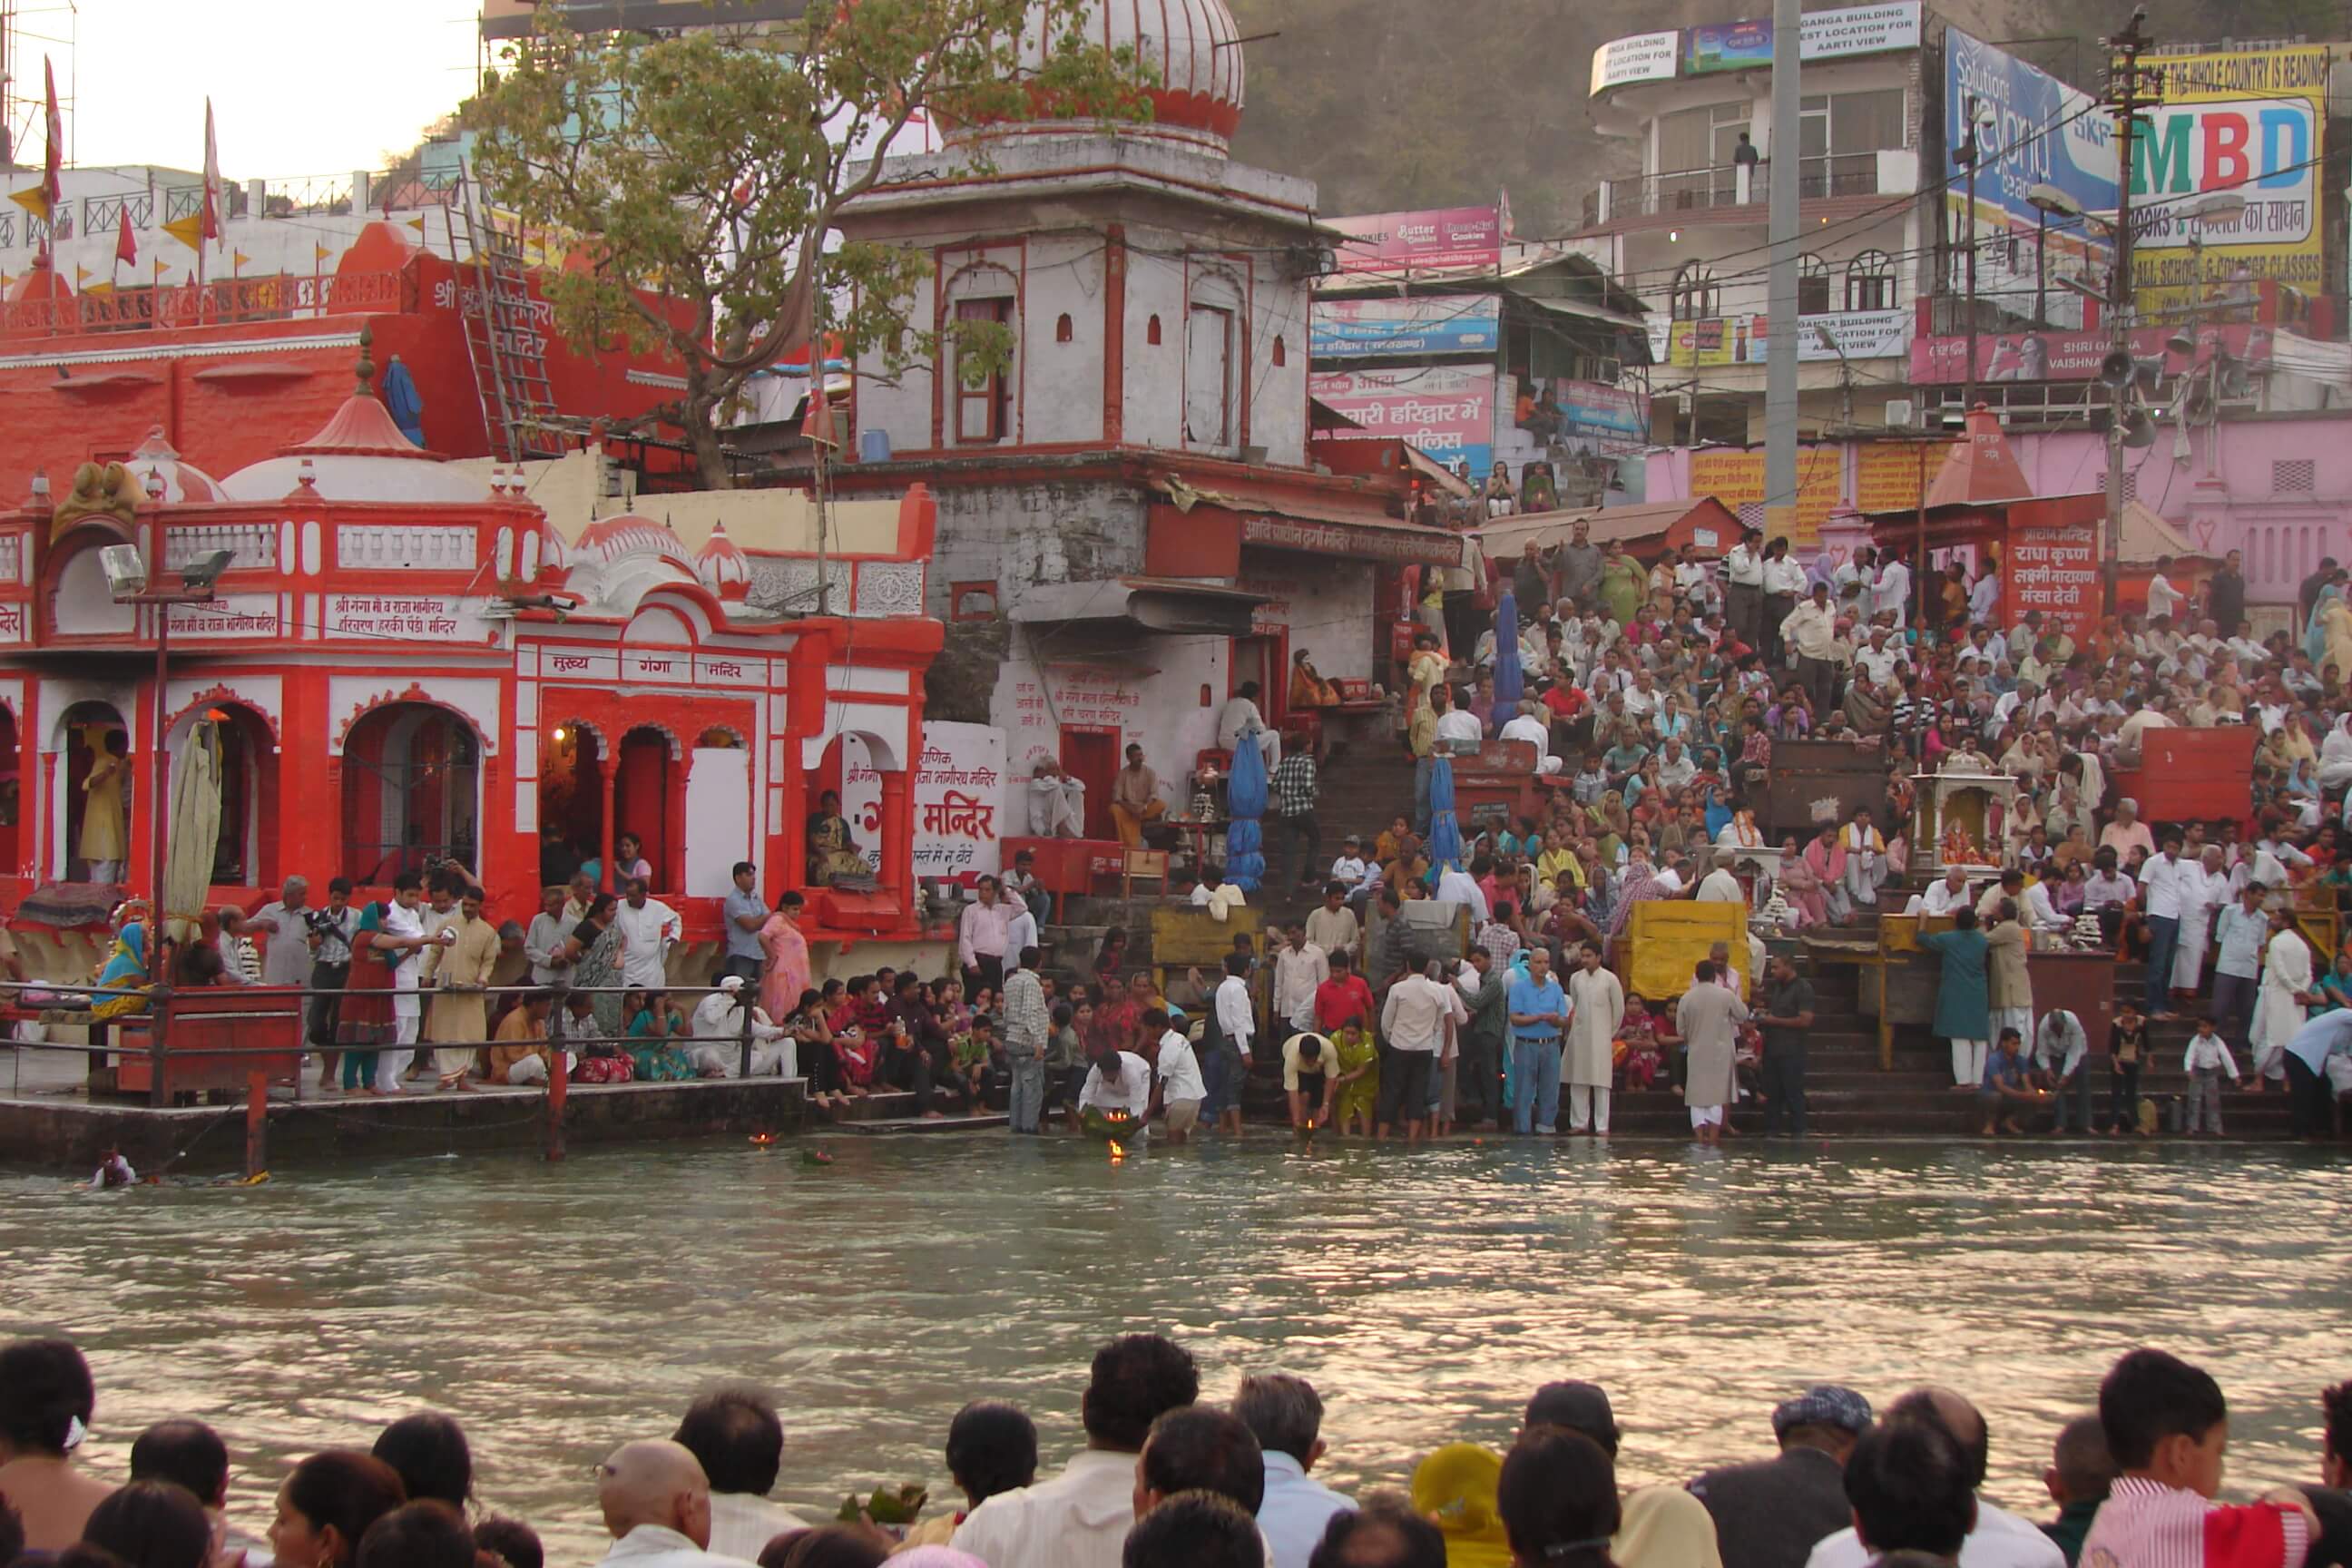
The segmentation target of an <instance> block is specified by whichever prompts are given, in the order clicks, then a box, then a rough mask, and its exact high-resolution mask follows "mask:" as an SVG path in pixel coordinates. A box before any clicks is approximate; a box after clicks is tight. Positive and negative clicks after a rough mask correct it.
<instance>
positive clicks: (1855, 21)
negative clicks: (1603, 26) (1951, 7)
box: [1594, 0, 1919, 80]
mask: <svg viewBox="0 0 2352 1568" xmlns="http://www.w3.org/2000/svg"><path fill="white" fill-rule="evenodd" d="M1917 47H1919V3H1918V0H1887V3H1886V4H1885V5H1858V6H1854V7H1853V8H1851V9H1849V10H1843V11H1815V12H1812V13H1811V14H1810V15H1808V16H1806V17H1805V18H1804V19H1803V21H1802V22H1801V24H1800V25H1799V26H1798V29H1797V58H1799V59H1803V60H1833V59H1843V58H1846V57H1847V56H1850V55H1874V54H1883V53H1885V51H1887V50H1889V49H1916V48H1917ZM1771 63H1772V24H1771V21H1770V20H1769V18H1759V19H1756V20H1752V21H1739V22H1717V23H1713V24H1710V25H1709V26H1703V27H1693V28H1692V29H1691V30H1690V35H1689V42H1688V45H1687V47H1685V49H1684V51H1683V69H1684V70H1685V72H1686V73H1687V74H1689V75H1691V76H1706V75H1707V74H1709V73H1711V72H1715V71H1737V70H1755V69H1758V68H1761V67H1765V66H1769V65H1770V64H1771ZM1599 69H1600V62H1599V60H1598V58H1595V61H1594V71H1595V73H1596V80H1597V79H1598V72H1599Z"/></svg>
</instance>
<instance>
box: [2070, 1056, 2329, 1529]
mask: <svg viewBox="0 0 2352 1568" xmlns="http://www.w3.org/2000/svg"><path fill="white" fill-rule="evenodd" d="M2203 1033H2204V1031H2203V1030H2200V1036H2201V1035H2202V1034H2203ZM2222 1048H2223V1049H2225V1050H2226V1049H2227V1047H2222ZM2099 1425H2100V1426H2101V1427H2103V1428H2104V1429H2105V1432H2106V1436H2107V1451H2108V1452H2109V1453H2110V1454H2111V1455H2113V1456H2114V1458H2115V1462H2116V1468H2119V1469H2120V1470H2122V1472H2123V1474H2122V1475H2120V1476H2118V1477H2117V1478H2116V1481H2115V1483H2114V1485H2113V1486H2112V1487H2110V1488H2109V1489H2108V1491H2107V1500H2106V1501H2105V1502H2104V1503H2102V1504H2101V1505H2100V1507H2099V1512H2098V1517H2097V1518H2096V1519H2095V1520H2093V1521H2091V1529H2090V1532H2089V1533H2088V1534H2087V1535H2085V1536H2084V1538H2083V1552H2082V1561H2084V1562H2085V1563H2115V1564H2116V1565H2117V1568H2157V1565H2158V1564H2179V1565H2182V1568H2299V1565H2300V1564H2301V1563H2302V1562H2303V1560H2304V1554H2305V1552H2306V1551H2307V1550H2308V1549H2309V1546H2310V1543H2311V1538H2312V1536H2313V1534H2314V1533H2315V1531H2314V1529H2313V1521H2312V1517H2311V1510H2310V1505H2309V1504H2307V1503H2306V1502H2305V1501H2304V1500H2303V1497H2302V1494H2301V1493H2299V1492H2297V1491H2295V1490H2294V1489H2292V1488H2284V1487H2283V1488H2280V1489H2278V1490H2276V1491H2274V1492H2272V1493H2270V1494H2267V1495H2266V1496H2265V1497H2264V1498H2263V1500H2262V1501H2260V1502H2252V1503H2244V1504H2240V1505H2237V1506H2234V1507H2226V1508H2225V1507H2222V1506H2221V1505H2219V1504H2217V1503H2215V1502H2214V1501H2213V1494H2214V1493H2215V1492H2217V1491H2219V1490H2220V1489H2221V1466H2222V1455H2223V1452H2224V1451H2225V1450H2226V1449H2227V1448H2228V1447H2229V1444H2230V1411H2229V1406H2228V1405H2227V1404H2225V1403H2224V1402H2223V1400H2222V1398H2221V1385H2220V1384H2217V1383H2215V1382H2214V1381H2213V1379H2212V1377H2211V1376H2210V1375H2209V1374H2208V1373H2206V1372H2205V1371H2204V1370H2203V1369H2201V1368H2200V1367H2194V1366H2191V1365H2189V1363H2187V1362H2184V1361H2182V1360H2180V1358H2179V1357H2178V1356H2173V1355H2168V1354H2166V1353H2165V1352H2162V1351H2158V1350H2137V1351H2133V1352H2131V1353H2130V1354H2128V1355H2126V1356H2125V1357H2124V1358H2123V1359H2122V1360H2121V1361H2119V1362H2117V1363H2116V1364H2115V1367H2114V1368H2113V1370H2111V1371H2110V1372H2109V1373H2107V1375H2106V1379H2105V1382H2103V1383H2101V1384H2099Z"/></svg>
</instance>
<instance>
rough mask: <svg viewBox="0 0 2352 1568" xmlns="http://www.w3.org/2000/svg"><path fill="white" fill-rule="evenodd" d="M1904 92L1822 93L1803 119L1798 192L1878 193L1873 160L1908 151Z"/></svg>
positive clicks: (1802, 112) (1807, 106) (1799, 123)
mask: <svg viewBox="0 0 2352 1568" xmlns="http://www.w3.org/2000/svg"><path fill="white" fill-rule="evenodd" d="M1903 138H1904V121H1903V89H1901V88H1899V87H1889V88H1879V89H1873V90H1871V91H1868V92H1838V93H1820V94H1816V95H1814V96H1811V97H1809V98H1807V99H1805V100H1804V101H1803V105H1802V107H1801V109H1800V110H1799V112H1798V116H1797V153H1798V156H1799V157H1800V158H1801V159H1802V160H1803V166H1802V171H1801V174H1800V175H1799V177H1798V182H1797V184H1798V189H1799V191H1800V192H1801V194H1802V195H1807V196H1845V195H1871V194H1873V193H1874V192H1875V191H1876V190H1877V189H1878V167H1877V160H1876V158H1874V156H1873V154H1874V153H1880V152H1883V151H1886V150H1889V149H1893V148H1899V147H1901V146H1902V145H1903Z"/></svg>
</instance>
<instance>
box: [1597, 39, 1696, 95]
mask: <svg viewBox="0 0 2352 1568" xmlns="http://www.w3.org/2000/svg"><path fill="white" fill-rule="evenodd" d="M1682 38H1683V36H1682V35H1681V34H1680V33H1673V32H1668V33H1636V34H1634V35H1633V37H1630V38H1612V40H1610V41H1609V42H1608V43H1605V44H1603V45H1601V47H1599V48H1597V49H1595V50H1593V51H1592V90H1593V91H1594V92H1605V91H1607V90H1608V89H1611V88H1612V87H1622V86H1624V85H1625V84H1626V83H1627V82H1630V81H1671V80H1672V79H1674V74H1675V63H1676V60H1677V58H1678V54H1679V51H1680V49H1681V47H1682Z"/></svg>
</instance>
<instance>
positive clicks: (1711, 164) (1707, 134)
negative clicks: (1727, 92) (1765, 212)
mask: <svg viewBox="0 0 2352 1568" xmlns="http://www.w3.org/2000/svg"><path fill="white" fill-rule="evenodd" d="M1749 112H1750V110H1749V105H1748V100H1746V99H1741V100H1738V102H1736V103H1713V104H1708V105H1706V107H1705V108H1701V109H1685V110H1679V111H1677V112H1675V113H1673V114H1662V115H1660V116H1659V117H1658V151H1657V162H1656V163H1654V164H1652V165H1651V168H1652V172H1653V173H1654V174H1657V175H1659V176H1660V178H1659V179H1658V182H1657V195H1656V202H1655V205H1654V207H1653V208H1652V210H1654V211H1673V210H1675V209H1678V208H1685V207H1701V206H1725V205H1729V204H1730V203H1731V202H1733V201H1734V200H1736V199H1737V197H1738V175H1737V173H1736V165H1735V164H1734V163H1733V161H1732V154H1733V153H1735V152H1736V151H1737V150H1738V146H1739V134H1740V132H1743V131H1746V130H1747V129H1748V125H1749ZM1757 195H1758V196H1759V199H1760V192H1759V193H1757Z"/></svg>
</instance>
